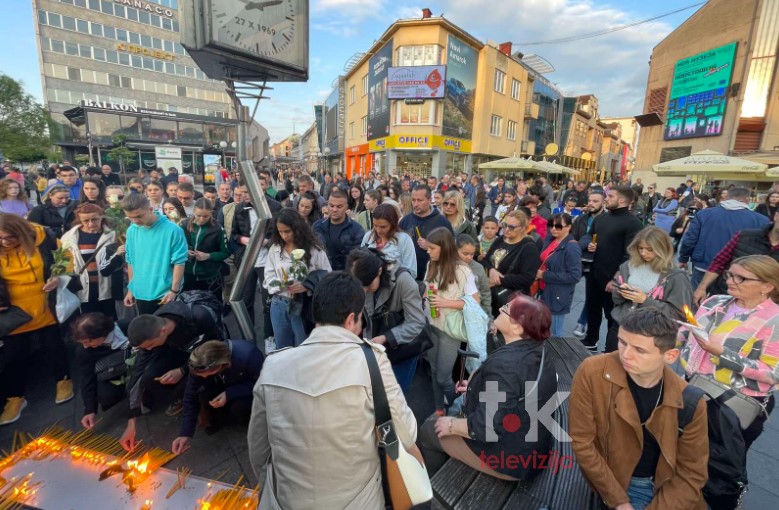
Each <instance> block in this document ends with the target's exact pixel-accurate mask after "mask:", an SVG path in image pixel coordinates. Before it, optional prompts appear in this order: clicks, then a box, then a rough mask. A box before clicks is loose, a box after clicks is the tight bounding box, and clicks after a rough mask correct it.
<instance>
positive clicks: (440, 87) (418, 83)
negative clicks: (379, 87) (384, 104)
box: [387, 66, 446, 99]
mask: <svg viewBox="0 0 779 510" xmlns="http://www.w3.org/2000/svg"><path fill="white" fill-rule="evenodd" d="M445 84H446V66H411V67H390V68H389V71H388V72H387V97H389V99H443V98H444V94H445V92H446V87H445V86H444V85H445Z"/></svg>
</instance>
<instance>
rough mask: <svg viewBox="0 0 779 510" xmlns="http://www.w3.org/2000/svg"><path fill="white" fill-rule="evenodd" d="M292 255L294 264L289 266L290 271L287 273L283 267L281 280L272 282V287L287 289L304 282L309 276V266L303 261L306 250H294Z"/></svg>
mask: <svg viewBox="0 0 779 510" xmlns="http://www.w3.org/2000/svg"><path fill="white" fill-rule="evenodd" d="M290 255H291V256H292V264H291V265H290V266H289V271H285V270H284V268H283V267H282V268H281V280H273V281H271V282H270V284H271V285H273V286H276V287H280V288H282V289H285V288H287V287H290V286H292V285H293V284H295V283H298V282H302V281H303V280H305V279H306V276H308V266H307V265H306V261H305V260H303V257H304V256H305V255H306V250H301V249H297V250H292V253H291V254H290Z"/></svg>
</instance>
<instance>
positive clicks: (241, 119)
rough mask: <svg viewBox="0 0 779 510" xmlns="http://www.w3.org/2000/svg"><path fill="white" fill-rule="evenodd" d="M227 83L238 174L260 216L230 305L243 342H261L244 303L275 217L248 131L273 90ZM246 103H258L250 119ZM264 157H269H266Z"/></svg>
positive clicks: (264, 85) (258, 84) (261, 85)
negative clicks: (234, 126) (235, 132)
mask: <svg viewBox="0 0 779 510" xmlns="http://www.w3.org/2000/svg"><path fill="white" fill-rule="evenodd" d="M224 81H225V85H226V92H227V94H228V95H229V96H230V98H231V99H232V101H233V109H234V111H235V113H236V116H237V118H238V146H237V159H238V162H239V164H238V170H239V172H240V174H241V180H242V181H243V182H244V183H246V187H247V189H248V191H249V195H250V196H251V197H252V205H253V207H254V210H255V211H256V213H257V223H256V224H255V225H254V228H253V229H252V233H251V235H250V236H249V244H247V245H246V250H245V251H244V255H243V259H242V260H241V264H240V266H239V267H238V272H237V274H236V278H235V284H234V285H233V290H232V292H231V293H230V304H231V307H232V309H233V312H234V313H235V318H236V320H237V322H238V327H239V328H240V330H241V334H242V336H243V338H255V339H257V338H260V339H261V340H264V338H261V337H262V334H261V333H262V332H260V335H256V334H255V328H254V326H253V324H255V323H256V322H257V321H254V320H253V319H254V317H250V316H249V310H248V308H246V304H245V303H244V302H243V291H244V288H245V286H246V282H247V281H248V280H249V278H250V277H252V276H253V273H254V263H255V261H256V260H257V256H258V255H259V253H260V248H261V247H262V241H263V239H265V233H266V231H267V229H268V226H269V224H270V218H271V214H270V209H269V208H268V202H267V201H266V200H265V194H264V192H263V190H262V188H261V187H260V181H259V179H258V178H257V173H256V171H255V169H254V162H253V161H251V160H250V159H248V157H247V150H246V133H247V128H248V127H249V126H250V125H251V123H252V121H253V120H254V116H255V115H256V114H257V108H258V107H259V105H260V101H261V100H263V99H270V98H269V97H268V96H266V95H265V91H267V90H273V89H272V87H268V86H267V82H266V81H262V82H260V81H243V80H238V79H230V78H225V80H224ZM242 99H247V100H249V101H251V100H254V101H255V103H254V107H253V108H252V113H251V115H249V107H248V106H244V105H243V104H242V102H241V100H242ZM263 156H265V155H264V154H263ZM254 310H255V312H257V311H260V313H262V312H261V310H262V308H261V307H260V306H256V307H254ZM255 315H256V313H255Z"/></svg>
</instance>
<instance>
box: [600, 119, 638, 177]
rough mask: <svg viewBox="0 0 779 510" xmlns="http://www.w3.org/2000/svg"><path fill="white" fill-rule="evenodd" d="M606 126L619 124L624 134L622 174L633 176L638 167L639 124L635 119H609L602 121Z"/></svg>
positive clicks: (622, 136)
mask: <svg viewBox="0 0 779 510" xmlns="http://www.w3.org/2000/svg"><path fill="white" fill-rule="evenodd" d="M601 120H602V121H603V122H604V123H605V124H613V123H617V124H619V125H620V128H621V130H622V133H621V135H620V137H621V138H622V143H623V145H624V147H623V154H622V163H621V165H622V167H621V170H620V174H621V175H622V176H623V177H624V176H626V175H631V174H632V172H633V170H634V169H635V166H636V163H635V161H636V148H637V146H638V131H639V126H638V122H637V121H636V119H635V118H634V117H609V118H604V119H601Z"/></svg>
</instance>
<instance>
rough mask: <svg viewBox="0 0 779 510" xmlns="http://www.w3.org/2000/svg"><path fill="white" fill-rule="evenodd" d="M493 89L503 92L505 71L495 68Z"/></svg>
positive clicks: (504, 88) (504, 89)
mask: <svg viewBox="0 0 779 510" xmlns="http://www.w3.org/2000/svg"><path fill="white" fill-rule="evenodd" d="M494 89H495V92H497V93H499V94H503V93H505V91H506V73H504V72H503V71H501V70H500V69H495V83H494Z"/></svg>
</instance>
